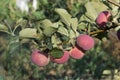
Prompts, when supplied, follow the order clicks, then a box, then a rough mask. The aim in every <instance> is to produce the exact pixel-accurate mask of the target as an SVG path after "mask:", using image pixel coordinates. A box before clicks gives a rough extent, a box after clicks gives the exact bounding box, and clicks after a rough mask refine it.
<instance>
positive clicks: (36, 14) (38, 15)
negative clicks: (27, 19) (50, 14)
mask: <svg viewBox="0 0 120 80" xmlns="http://www.w3.org/2000/svg"><path fill="white" fill-rule="evenodd" d="M43 14H44V13H43V11H36V12H34V13H33V16H32V17H33V18H34V19H37V20H39V19H42V18H44V17H45V16H43Z"/></svg>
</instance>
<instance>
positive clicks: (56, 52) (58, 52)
mask: <svg viewBox="0 0 120 80" xmlns="http://www.w3.org/2000/svg"><path fill="white" fill-rule="evenodd" d="M50 55H51V56H52V57H53V58H61V57H62V56H63V51H62V50H61V49H58V48H53V49H52V50H51V51H50Z"/></svg>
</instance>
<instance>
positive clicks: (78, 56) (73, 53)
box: [70, 47, 85, 59]
mask: <svg viewBox="0 0 120 80" xmlns="http://www.w3.org/2000/svg"><path fill="white" fill-rule="evenodd" d="M84 55H85V54H84V52H83V51H82V50H80V49H78V48H77V47H74V48H72V49H71V50H70V56H71V57H72V58H74V59H81V58H83V56H84Z"/></svg>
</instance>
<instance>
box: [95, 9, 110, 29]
mask: <svg viewBox="0 0 120 80" xmlns="http://www.w3.org/2000/svg"><path fill="white" fill-rule="evenodd" d="M111 16H112V14H111V13H110V12H109V11H102V12H101V13H100V14H99V15H98V16H97V18H96V24H97V25H98V26H100V28H105V26H106V24H107V22H108V21H109V20H110V17H111Z"/></svg>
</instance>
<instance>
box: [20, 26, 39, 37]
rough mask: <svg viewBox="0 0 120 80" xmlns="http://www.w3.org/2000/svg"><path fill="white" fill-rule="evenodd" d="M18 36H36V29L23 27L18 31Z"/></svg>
mask: <svg viewBox="0 0 120 80" xmlns="http://www.w3.org/2000/svg"><path fill="white" fill-rule="evenodd" d="M19 36H20V37H25V38H37V37H38V36H37V30H36V29H33V28H25V29H23V30H21V31H20V32H19Z"/></svg>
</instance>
